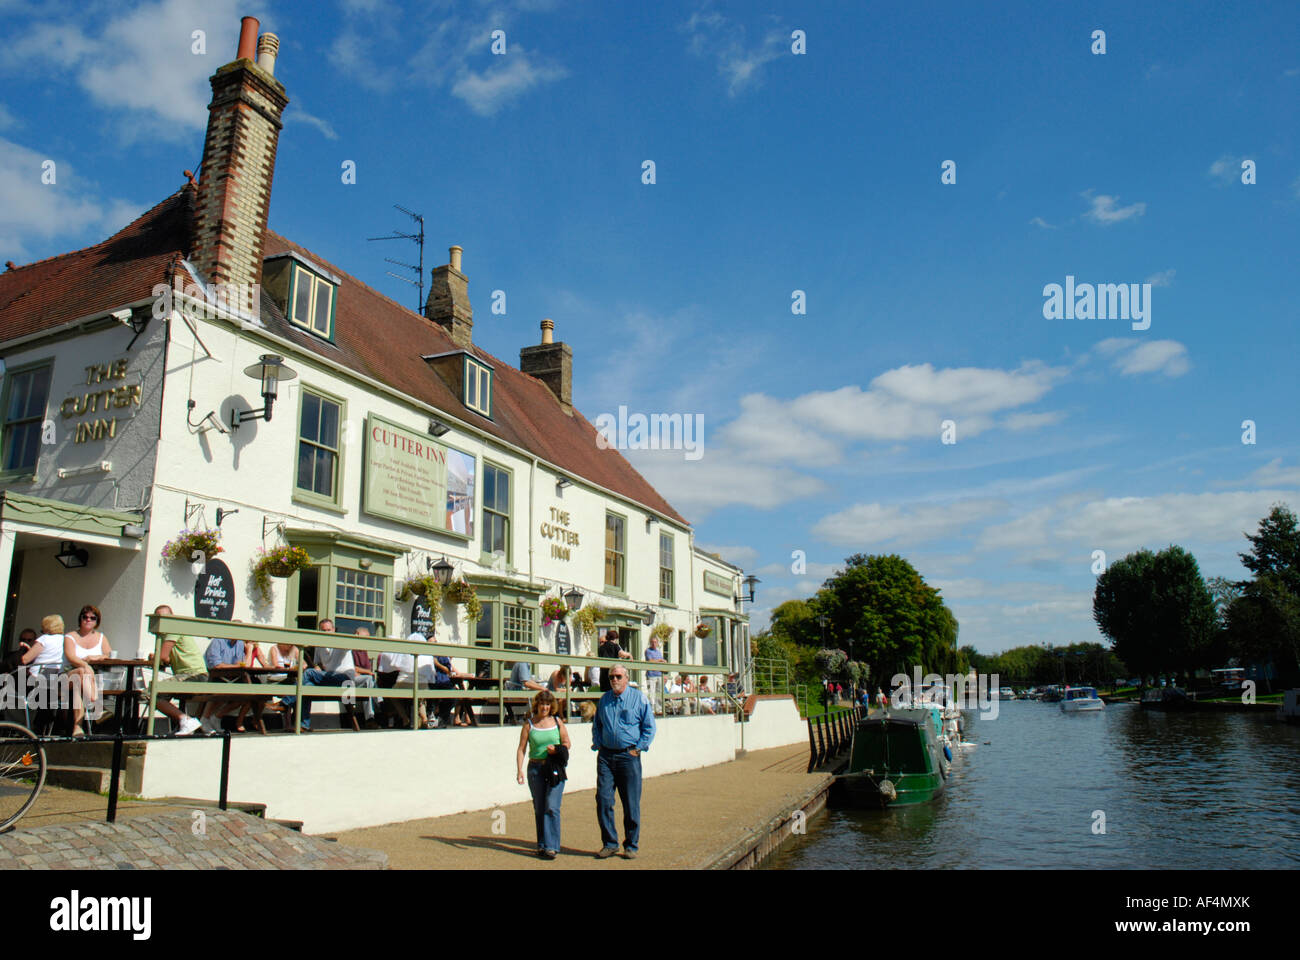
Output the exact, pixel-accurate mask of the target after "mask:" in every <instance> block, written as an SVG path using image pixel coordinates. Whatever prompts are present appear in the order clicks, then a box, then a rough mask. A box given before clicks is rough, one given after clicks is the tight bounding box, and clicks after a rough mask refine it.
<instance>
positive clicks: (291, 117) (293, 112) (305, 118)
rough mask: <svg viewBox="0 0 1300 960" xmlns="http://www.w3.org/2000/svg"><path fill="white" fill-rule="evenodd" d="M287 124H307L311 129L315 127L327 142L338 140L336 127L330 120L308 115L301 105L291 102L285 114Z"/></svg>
mask: <svg viewBox="0 0 1300 960" xmlns="http://www.w3.org/2000/svg"><path fill="white" fill-rule="evenodd" d="M284 122H285V123H305V124H307V125H308V126H309V127H315V128H316V129H317V130H319V131H320V132H321V135H322V136H324V137H325V139H326V140H337V139H338V138H339V135H338V134H337V133H335V132H334V127H333V125H332V124H330V122H329V121H328V120H324V119H322V118H320V117H318V116H316V115H315V114H312V113H308V112H307V111H306V110H304V109H303V106H302V104H301V103H297V102H291V103H290V104H289V107H288V109H286V110H285V112H284Z"/></svg>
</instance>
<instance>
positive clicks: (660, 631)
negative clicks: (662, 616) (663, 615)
mask: <svg viewBox="0 0 1300 960" xmlns="http://www.w3.org/2000/svg"><path fill="white" fill-rule="evenodd" d="M672 635H673V628H672V625H671V624H667V623H657V624H655V628H654V629H653V630H651V631H650V636H652V637H658V638H659V640H660V642H663V641H664V640H667V639H668V638H669V637H671V636H672Z"/></svg>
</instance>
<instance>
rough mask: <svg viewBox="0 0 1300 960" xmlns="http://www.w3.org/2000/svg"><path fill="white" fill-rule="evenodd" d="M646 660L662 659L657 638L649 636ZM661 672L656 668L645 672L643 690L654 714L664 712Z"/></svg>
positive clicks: (662, 655) (662, 653) (662, 654)
mask: <svg viewBox="0 0 1300 960" xmlns="http://www.w3.org/2000/svg"><path fill="white" fill-rule="evenodd" d="M645 658H646V659H647V660H662V659H663V658H664V652H663V651H662V650H660V649H659V638H658V637H651V638H650V649H649V650H647V651H646V652H645ZM663 676H664V675H663V674H662V673H661V672H659V671H658V670H647V671H646V672H645V692H646V696H647V697H649V698H650V706H651V707H652V708H653V709H654V712H655V713H656V714H662V713H663V712H664V681H663Z"/></svg>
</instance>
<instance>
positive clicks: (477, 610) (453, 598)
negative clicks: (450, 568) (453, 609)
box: [443, 580, 483, 621]
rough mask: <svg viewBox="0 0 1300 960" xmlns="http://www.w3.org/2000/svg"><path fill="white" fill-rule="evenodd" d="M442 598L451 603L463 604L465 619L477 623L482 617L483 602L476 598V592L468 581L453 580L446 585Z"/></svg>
mask: <svg viewBox="0 0 1300 960" xmlns="http://www.w3.org/2000/svg"><path fill="white" fill-rule="evenodd" d="M443 597H444V598H445V599H446V600H448V601H450V602H451V603H457V604H463V605H464V607H465V617H466V619H468V620H471V621H477V620H479V619H480V618H481V617H482V616H483V602H482V601H481V600H479V598H478V591H477V590H475V589H474V585H473V584H472V583H470V582H469V581H468V580H453V581H452V582H451V583H449V584H447V589H446V590H445V591H443Z"/></svg>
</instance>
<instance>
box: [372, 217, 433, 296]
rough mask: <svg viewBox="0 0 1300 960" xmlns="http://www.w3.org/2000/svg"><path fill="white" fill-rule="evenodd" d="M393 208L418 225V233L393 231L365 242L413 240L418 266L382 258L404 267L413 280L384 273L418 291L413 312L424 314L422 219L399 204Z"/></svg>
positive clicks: (390, 258) (399, 275) (389, 272)
mask: <svg viewBox="0 0 1300 960" xmlns="http://www.w3.org/2000/svg"><path fill="white" fill-rule="evenodd" d="M393 207H394V208H396V209H398V210H400V211H402V213H404V214H406V215H407V216H408V217H410V218H411V219H412V220H414V221H415V222H416V223H418V224H419V225H420V232H419V233H402V231H400V230H394V231H393V233H392V235H391V236H387V237H366V239H367V240H413V241H415V245H416V246H417V247H418V248H419V251H420V262H419V264H418V265H416V264H412V263H403V262H402V261H401V260H394V259H393V258H392V257H384V259H385V260H386V261H388V262H389V263H394V264H396V265H397V266H399V267H404V268H406V269H407V270H410V271H412V272H414V273H415V279H414V280H412V279H411V278H410V277H404V276H402V275H401V274H398V273H393V271H391V270H386V271H384V272H385V273H387V274H388V275H389V276H390V277H395V278H396V279H398V280H401V281H402V282H403V283H409V284H411V286H413V287H415V288H416V289H417V290H418V291H419V294H418V295H419V297H420V300H419V302H418V303H417V304H416V305H415V312H416V313H423V312H424V217H422V216H421V215H420V214H418V213H412V212H411V211H410V210H407V209H406V208H405V207H404V206H402V205H401V204H400V203H395V204H393Z"/></svg>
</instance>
